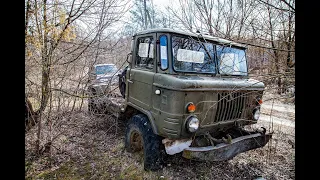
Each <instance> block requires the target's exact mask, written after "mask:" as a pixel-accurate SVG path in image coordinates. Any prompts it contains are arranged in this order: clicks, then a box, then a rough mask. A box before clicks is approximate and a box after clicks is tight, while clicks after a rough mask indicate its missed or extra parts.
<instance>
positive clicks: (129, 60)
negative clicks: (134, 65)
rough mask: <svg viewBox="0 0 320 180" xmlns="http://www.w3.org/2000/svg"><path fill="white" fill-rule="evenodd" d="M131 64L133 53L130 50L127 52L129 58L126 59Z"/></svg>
mask: <svg viewBox="0 0 320 180" xmlns="http://www.w3.org/2000/svg"><path fill="white" fill-rule="evenodd" d="M126 61H127V62H128V63H129V64H131V62H132V53H131V52H130V53H129V54H127V60H126Z"/></svg>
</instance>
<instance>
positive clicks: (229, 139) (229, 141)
mask: <svg viewBox="0 0 320 180" xmlns="http://www.w3.org/2000/svg"><path fill="white" fill-rule="evenodd" d="M226 136H227V139H226V138H224V137H222V140H223V142H224V143H227V144H231V141H232V137H231V136H230V134H227V135H226Z"/></svg>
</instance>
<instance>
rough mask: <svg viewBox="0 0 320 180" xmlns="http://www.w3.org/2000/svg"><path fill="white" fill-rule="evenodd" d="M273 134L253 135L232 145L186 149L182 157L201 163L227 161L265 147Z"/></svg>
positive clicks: (237, 139)
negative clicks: (243, 153) (240, 154)
mask: <svg viewBox="0 0 320 180" xmlns="http://www.w3.org/2000/svg"><path fill="white" fill-rule="evenodd" d="M271 137H272V134H265V135H263V134H261V133H256V134H251V135H246V136H241V137H238V138H235V139H233V140H232V142H231V143H230V144H226V143H221V144H218V145H217V146H207V147H189V148H186V149H184V151H183V154H182V156H183V157H185V158H187V159H194V160H200V161H225V160H229V159H231V158H233V157H234V156H236V155H237V154H239V153H242V152H246V151H249V150H252V149H256V148H260V147H263V146H265V145H266V144H267V143H268V142H269V140H270V139H271Z"/></svg>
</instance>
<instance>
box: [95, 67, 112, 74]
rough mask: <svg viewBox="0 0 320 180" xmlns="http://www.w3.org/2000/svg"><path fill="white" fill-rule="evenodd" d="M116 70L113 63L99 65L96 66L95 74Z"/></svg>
mask: <svg viewBox="0 0 320 180" xmlns="http://www.w3.org/2000/svg"><path fill="white" fill-rule="evenodd" d="M116 71H117V68H116V66H115V65H99V66H96V74H97V75H101V74H107V73H115V72H116Z"/></svg>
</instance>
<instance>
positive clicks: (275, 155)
mask: <svg viewBox="0 0 320 180" xmlns="http://www.w3.org/2000/svg"><path fill="white" fill-rule="evenodd" d="M261 112H262V114H261V118H260V120H259V122H258V123H257V124H255V125H252V126H251V128H255V127H261V126H264V127H266V128H267V131H273V132H274V135H273V139H272V140H271V141H270V142H269V143H268V144H267V145H266V146H265V147H263V148H260V149H255V150H251V151H249V152H245V153H241V154H239V155H237V156H236V157H234V158H233V159H232V160H229V161H226V162H196V161H191V160H187V159H184V158H182V157H181V155H180V154H178V155H174V156H172V158H170V160H169V164H168V166H167V167H164V168H163V169H162V170H159V171H156V172H146V171H144V170H143V159H142V155H141V154H139V153H135V154H131V153H128V152H126V151H125V150H124V143H123V138H124V129H125V125H124V123H123V122H121V121H119V120H117V118H115V117H113V116H112V115H104V116H99V117H98V116H92V115H90V114H88V113H87V112H86V111H85V110H83V111H79V112H74V113H73V114H70V113H65V112H60V113H61V114H58V115H57V118H56V119H54V121H53V122H54V123H53V125H52V131H51V133H50V131H49V129H48V128H45V129H44V130H43V134H42V139H43V140H42V142H43V143H44V142H46V140H47V138H54V141H53V144H52V146H53V148H52V152H51V155H50V154H46V152H45V151H44V152H43V154H42V155H41V156H40V157H38V156H36V155H35V154H34V153H33V149H34V144H35V139H36V128H33V129H31V130H30V131H29V132H28V133H27V134H26V137H25V148H26V151H25V170H26V173H25V177H26V179H255V178H257V177H263V178H265V179H295V149H294V146H295V131H294V121H295V120H294V105H288V104H283V103H281V102H274V101H273V102H272V101H267V102H265V103H264V104H263V105H262V110H261ZM58 117H59V118H58ZM44 123H46V122H44ZM43 127H48V126H45V125H44V126H43ZM49 135H51V137H50V136H49Z"/></svg>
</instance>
